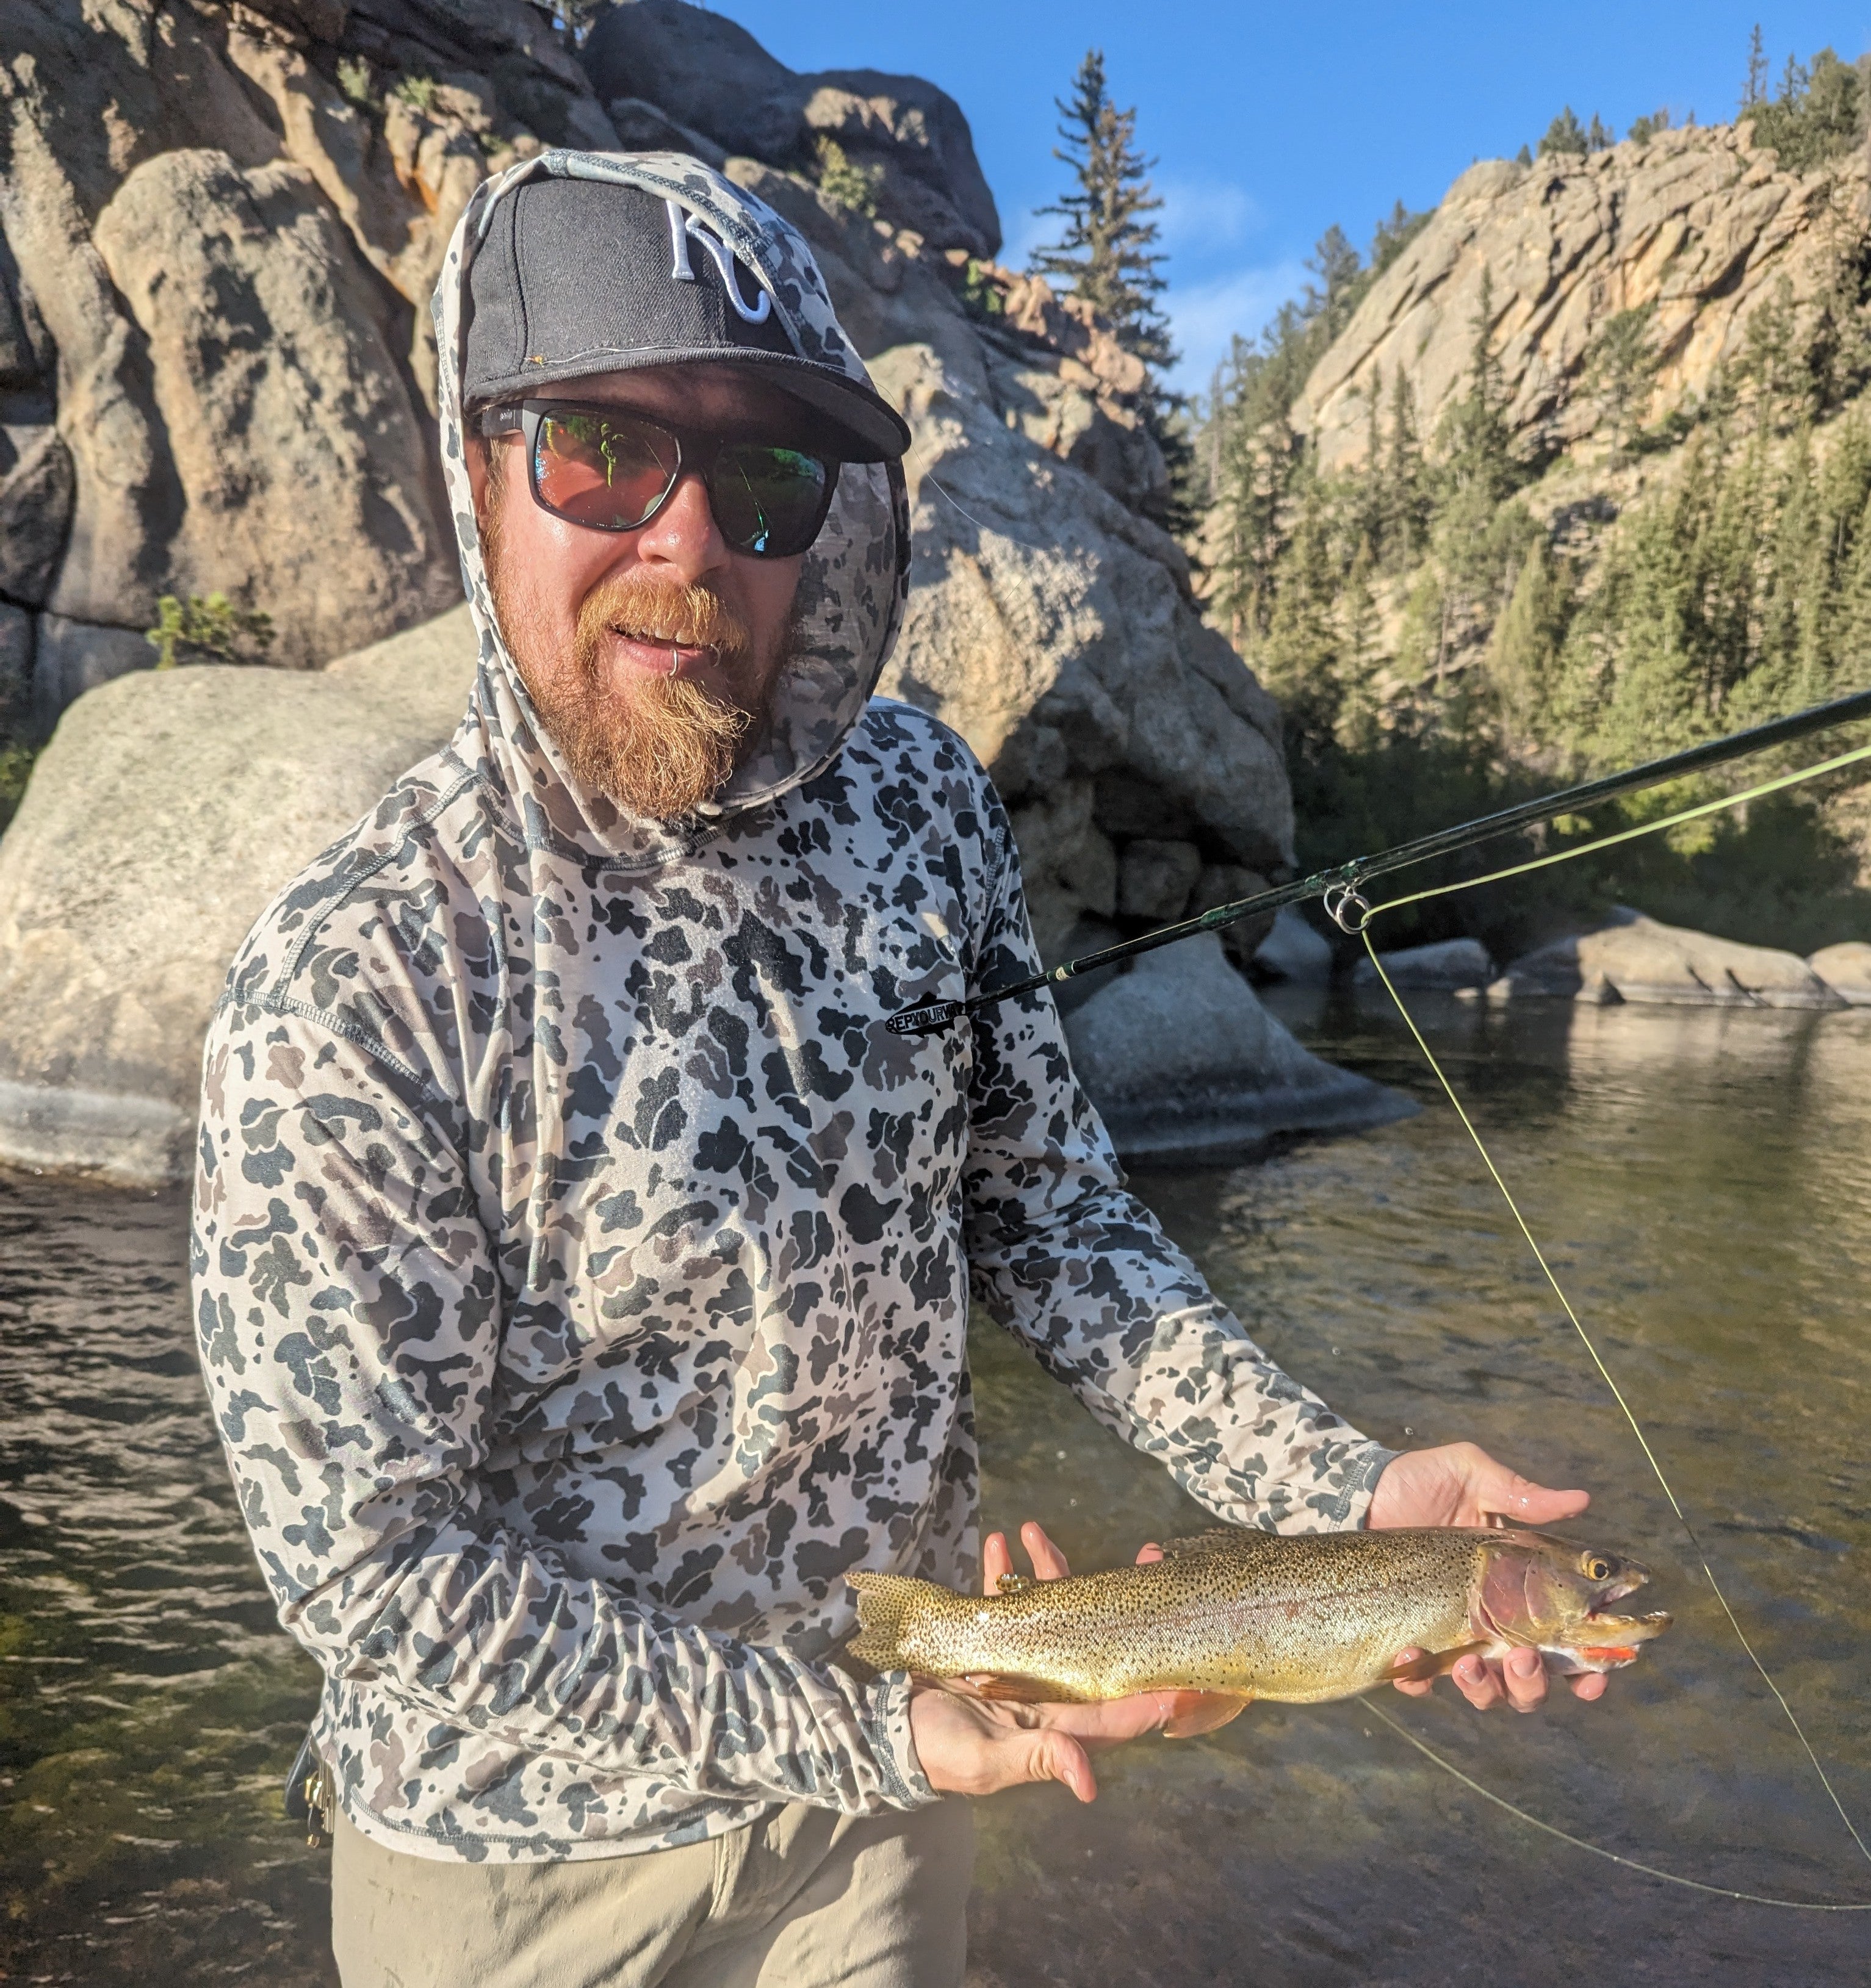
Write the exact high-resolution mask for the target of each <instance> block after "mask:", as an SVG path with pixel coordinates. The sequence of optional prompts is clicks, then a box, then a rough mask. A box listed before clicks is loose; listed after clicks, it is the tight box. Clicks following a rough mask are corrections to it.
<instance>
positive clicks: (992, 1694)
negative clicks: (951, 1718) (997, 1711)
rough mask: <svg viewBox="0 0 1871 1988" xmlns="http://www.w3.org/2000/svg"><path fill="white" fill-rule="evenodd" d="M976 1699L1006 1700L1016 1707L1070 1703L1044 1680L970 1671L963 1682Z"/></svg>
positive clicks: (1064, 1695) (1065, 1696)
mask: <svg viewBox="0 0 1871 1988" xmlns="http://www.w3.org/2000/svg"><path fill="white" fill-rule="evenodd" d="M965 1682H966V1684H967V1685H968V1688H969V1689H970V1690H971V1691H972V1692H973V1693H974V1694H975V1696H976V1697H977V1698H999V1699H1008V1700H1010V1702H1013V1703H1014V1704H1016V1705H1048V1704H1057V1703H1059V1702H1061V1701H1063V1702H1066V1703H1067V1704H1069V1703H1070V1702H1071V1699H1070V1698H1069V1697H1068V1696H1067V1694H1066V1693H1065V1692H1062V1691H1061V1690H1060V1689H1059V1687H1058V1686H1057V1685H1056V1684H1048V1683H1047V1681H1046V1680H1045V1679H1044V1678H1034V1677H1020V1676H1017V1675H1008V1676H1001V1675H998V1674H996V1673H994V1672H987V1671H970V1672H969V1673H968V1675H967V1678H966V1680H965Z"/></svg>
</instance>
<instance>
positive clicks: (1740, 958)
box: [1487, 908, 1845, 1008]
mask: <svg viewBox="0 0 1871 1988" xmlns="http://www.w3.org/2000/svg"><path fill="white" fill-rule="evenodd" d="M1487 991H1488V993H1489V995H1490V997H1491V998H1493V999H1500V1000H1520V999H1527V998H1528V997H1529V996H1531V997H1534V998H1541V999H1559V1000H1566V1001H1586V1002H1596V1003H1599V1004H1601V1005H1602V1004H1606V1003H1609V1002H1616V1001H1636V1002H1656V1003H1660V1004H1662V1005H1664V1006H1679V1007H1691V1008H1708V1007H1715V1008H1840V1007H1842V1006H1844V1005H1845V1003H1844V1001H1843V1000H1842V999H1841V997H1840V996H1839V995H1838V994H1836V993H1835V992H1833V991H1832V989H1831V988H1830V987H1829V986H1828V985H1827V984H1826V982H1825V981H1824V980H1822V979H1821V978H1820V977H1819V975H1818V974H1817V973H1816V972H1815V971H1814V970H1813V969H1812V967H1811V966H1809V965H1808V964H1807V963H1806V962H1805V960H1803V959H1802V958H1800V957H1799V955H1798V954H1797V953H1791V952H1775V951H1774V950H1773V949H1772V948H1771V947H1768V946H1764V945H1738V944H1737V942H1735V941H1734V940H1733V939H1727V938H1710V936H1709V935H1708V934H1707V933H1706V932H1697V931H1684V930H1683V929H1682V928H1680V927H1679V926H1676V925H1660V924H1659V923H1658V922H1657V921H1656V919H1655V918H1646V917H1645V916H1644V915H1643V913H1642V912H1641V911H1630V910H1628V909H1625V908H1620V909H1619V911H1616V913H1615V914H1614V915H1613V916H1612V919H1611V921H1610V922H1609V924H1607V925H1603V926H1601V927H1600V928H1599V929H1598V930H1597V931H1588V932H1580V933H1578V934H1577V935H1575V936H1573V937H1571V938H1560V939H1555V940H1554V942H1552V943H1551V945H1545V946H1542V947H1541V948H1540V949H1539V950H1538V952H1531V953H1528V955H1527V956H1526V957H1525V958H1524V959H1517V960H1516V961H1515V962H1514V964H1513V965H1511V967H1509V968H1508V969H1507V972H1506V973H1505V974H1504V975H1503V976H1502V977H1501V979H1498V980H1497V981H1496V982H1494V984H1493V986H1490V988H1489V989H1488V990H1487Z"/></svg>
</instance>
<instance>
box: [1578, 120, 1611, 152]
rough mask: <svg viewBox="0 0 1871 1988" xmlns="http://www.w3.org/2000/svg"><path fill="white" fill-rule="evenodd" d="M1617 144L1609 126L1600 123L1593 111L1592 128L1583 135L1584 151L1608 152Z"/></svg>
mask: <svg viewBox="0 0 1871 1988" xmlns="http://www.w3.org/2000/svg"><path fill="white" fill-rule="evenodd" d="M1617 142H1618V141H1617V140H1616V137H1613V136H1612V130H1611V127H1610V126H1609V125H1608V124H1604V123H1600V122H1599V114H1598V113H1597V112H1596V111H1593V112H1592V128H1591V130H1588V132H1587V133H1586V134H1585V150H1587V151H1588V152H1609V150H1611V148H1612V146H1613V145H1615V144H1616V143H1617Z"/></svg>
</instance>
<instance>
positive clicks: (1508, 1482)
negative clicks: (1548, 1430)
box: [1477, 1471, 1592, 1526]
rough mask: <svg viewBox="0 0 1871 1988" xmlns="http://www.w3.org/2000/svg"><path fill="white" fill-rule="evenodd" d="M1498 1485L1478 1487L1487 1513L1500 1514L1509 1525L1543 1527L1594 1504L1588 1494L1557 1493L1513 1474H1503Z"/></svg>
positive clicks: (1569, 1517)
mask: <svg viewBox="0 0 1871 1988" xmlns="http://www.w3.org/2000/svg"><path fill="white" fill-rule="evenodd" d="M1477 1488H1478V1489H1479V1490H1480V1498H1479V1499H1478V1501H1477V1502H1478V1503H1480V1506H1481V1508H1482V1510H1483V1511H1484V1512H1497V1513H1500V1515H1501V1516H1502V1517H1503V1518H1504V1519H1505V1520H1507V1521H1508V1522H1509V1523H1510V1524H1513V1525H1524V1526H1544V1525H1548V1524H1550V1523H1551V1522H1552V1521H1553V1520H1555V1519H1572V1518H1576V1517H1577V1516H1578V1514H1579V1513H1581V1512H1582V1511H1583V1510H1585V1507H1586V1506H1588V1505H1589V1504H1590V1503H1592V1493H1590V1492H1589V1491H1578V1490H1572V1491H1555V1490H1552V1489H1549V1488H1548V1486H1545V1485H1544V1484H1535V1483H1534V1482H1533V1481H1532V1479H1531V1478H1526V1477H1522V1476H1519V1475H1518V1474H1517V1473H1516V1472H1513V1471H1503V1472H1501V1482H1500V1483H1498V1484H1490V1485H1487V1486H1480V1487H1477Z"/></svg>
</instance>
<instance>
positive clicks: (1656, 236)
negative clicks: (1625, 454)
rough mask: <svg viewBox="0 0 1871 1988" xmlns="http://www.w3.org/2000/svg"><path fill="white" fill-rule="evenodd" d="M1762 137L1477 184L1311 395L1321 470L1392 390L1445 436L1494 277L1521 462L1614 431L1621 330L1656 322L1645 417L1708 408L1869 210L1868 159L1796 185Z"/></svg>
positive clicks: (1449, 207) (1364, 317) (1516, 173)
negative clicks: (1612, 385)
mask: <svg viewBox="0 0 1871 1988" xmlns="http://www.w3.org/2000/svg"><path fill="white" fill-rule="evenodd" d="M1752 134H1753V127H1752V126H1751V124H1746V123H1743V124H1738V125H1734V126H1717V127H1708V128H1697V127H1690V128H1689V129H1687V130H1679V131H1665V132H1662V133H1660V134H1657V135H1656V137H1653V138H1652V139H1650V140H1649V142H1648V143H1647V144H1637V143H1636V142H1634V141H1632V140H1626V141H1625V142H1624V143H1623V144H1619V145H1615V146H1613V147H1612V148H1611V149H1610V150H1609V151H1605V152H1597V153H1593V154H1590V155H1588V156H1585V157H1573V156H1571V155H1562V156H1560V157H1547V158H1542V159H1538V160H1536V161H1534V164H1532V165H1531V166H1520V165H1516V164H1512V163H1511V162H1509V161H1506V160H1503V159H1485V160H1483V161H1480V163H1479V164H1476V165H1473V166H1471V167H1470V168H1469V169H1468V171H1467V172H1465V173H1463V174H1462V176H1461V177H1460V178H1459V179H1458V180H1457V181H1456V182H1455V184H1453V186H1452V187H1450V189H1449V191H1448V192H1447V193H1446V194H1445V195H1444V196H1443V201H1442V204H1441V205H1440V208H1438V209H1437V210H1436V214H1435V215H1434V216H1433V218H1432V219H1431V220H1430V221H1429V225H1427V226H1426V228H1423V232H1421V233H1420V234H1419V235H1417V236H1416V238H1415V239H1414V240H1413V241H1412V242H1410V243H1409V245H1408V246H1407V247H1406V249H1404V250H1403V252H1402V254H1401V255H1399V257H1398V258H1397V259H1396V262H1393V263H1392V265H1391V266H1390V267H1389V269H1387V270H1385V272H1384V273H1383V274H1382V276H1379V278H1378V279H1377V281H1376V282H1375V283H1374V284H1373V285H1372V288H1371V289H1370V292H1369V294H1368V295H1367V296H1365V299H1363V301H1362V303H1360V305H1359V306H1358V309H1357V311H1356V312H1355V313H1354V315H1353V316H1352V320H1351V322H1350V323H1349V324H1348V325H1347V326H1346V327H1345V330H1344V331H1343V332H1342V333H1341V334H1340V335H1339V336H1338V339H1337V340H1335V342H1334V343H1333V344H1332V347H1331V350H1330V351H1328V353H1326V355H1325V357H1324V358H1323V359H1322V360H1321V361H1320V362H1319V364H1318V367H1317V368H1316V369H1315V370H1314V373H1313V374H1312V377H1311V379H1310V380H1308V382H1307V384H1306V387H1305V389H1304V392H1303V393H1302V394H1301V397H1300V399H1299V401H1298V404H1297V406H1296V407H1295V408H1294V413H1293V421H1294V426H1295V428H1298V430H1299V431H1300V432H1301V433H1302V434H1308V435H1310V436H1311V437H1312V438H1314V440H1315V441H1316V442H1317V444H1318V451H1319V461H1320V465H1321V468H1326V469H1335V468H1345V467H1348V466H1349V465H1353V464H1355V463H1358V462H1362V460H1363V458H1364V455H1365V445H1366V437H1367V434H1368V432H1369V404H1368V401H1367V394H1368V393H1369V391H1370V390H1371V389H1372V387H1373V386H1374V385H1375V386H1377V387H1378V388H1379V391H1380V393H1382V392H1388V391H1389V389H1390V385H1391V383H1392V381H1393V380H1395V379H1396V376H1397V374H1399V372H1401V373H1402V375H1403V376H1404V377H1405V378H1406V379H1407V380H1409V385H1410V387H1411V390H1412V392H1413V394H1414V396H1415V399H1416V411H1417V415H1418V418H1419V423H1420V424H1421V431H1422V432H1423V434H1433V433H1434V432H1435V431H1436V424H1437V423H1438V421H1440V418H1441V417H1442V415H1443V412H1444V411H1445V410H1446V408H1447V407H1448V406H1449V405H1450V403H1451V401H1453V400H1454V399H1455V398H1456V397H1457V396H1458V395H1459V394H1460V393H1461V392H1462V391H1463V387H1464V384H1465V381H1466V379H1467V368H1468V364H1469V356H1470V351H1471V350H1472V348H1473V339H1474V333H1473V326H1474V323H1475V321H1476V319H1477V314H1478V313H1479V311H1480V304H1481V292H1482V283H1483V280H1484V275H1485V276H1486V278H1487V282H1488V283H1489V305H1490V320H1489V330H1490V349H1491V350H1492V351H1493V353H1494V356H1495V357H1496V360H1497V363H1498V364H1499V367H1500V369H1501V383H1502V386H1503V387H1504V392H1505V395H1506V407H1505V414H1506V418H1507V421H1508V423H1509V424H1510V425H1511V427H1512V428H1514V430H1515V431H1517V433H1518V434H1520V435H1521V437H1522V438H1523V445H1524V446H1527V447H1529V448H1532V449H1534V450H1535V451H1545V450H1546V449H1548V448H1553V447H1555V446H1558V445H1568V444H1572V443H1576V442H1578V441H1581V440H1582V439H1583V438H1585V437H1586V436H1588V435H1590V434H1593V433H1594V432H1595V431H1596V429H1597V428H1598V427H1599V423H1600V421H1602V419H1603V418H1604V414H1603V410H1602V407H1601V405H1600V404H1599V401H1598V400H1597V399H1596V398H1595V397H1594V396H1593V395H1592V394H1591V393H1590V392H1588V391H1585V386H1586V382H1585V378H1584V374H1585V365H1586V361H1587V359H1588V354H1589V351H1590V349H1591V347H1592V342H1593V340H1595V337H1596V336H1597V335H1598V333H1599V332H1600V331H1601V330H1602V329H1603V327H1604V326H1605V324H1606V323H1607V322H1609V320H1610V319H1611V318H1612V317H1613V316H1616V314H1617V313H1619V312H1621V311H1626V310H1636V309H1647V310H1649V312H1650V313H1651V317H1650V322H1649V343H1650V347H1651V349H1652V350H1653V351H1654V352H1655V353H1657V354H1659V355H1660V364H1659V366H1658V368H1657V370H1656V374H1655V375H1654V377H1653V380H1652V381H1651V401H1650V405H1649V407H1648V408H1645V409H1639V410H1638V413H1639V414H1640V415H1642V416H1643V417H1644V418H1649V414H1650V412H1651V411H1652V410H1656V411H1661V410H1662V409H1663V408H1666V407H1672V406H1674V405H1675V404H1677V403H1678V402H1679V401H1681V400H1682V399H1683V397H1684V396H1685V395H1686V394H1690V393H1697V394H1700V392H1702V391H1704V389H1705V388H1706V387H1707V386H1708V384H1710V380H1712V378H1713V377H1714V373H1715V370H1716V368H1717V366H1718V365H1719V364H1720V363H1721V361H1722V360H1724V358H1728V357H1732V356H1734V354H1735V353H1737V351H1738V350H1740V349H1741V344H1742V342H1743V340H1744V338H1745V336H1746V333H1747V326H1748V320H1750V319H1751V317H1752V316H1753V315H1754V312H1755V311H1756V310H1757V309H1759V308H1760V307H1761V306H1762V305H1763V304H1764V303H1771V302H1772V300H1773V299H1774V297H1775V292H1776V291H1777V289H1778V286H1779V285H1780V283H1781V281H1782V279H1785V280H1786V281H1787V282H1788V283H1789V284H1790V286H1791V292H1792V294H1793V295H1794V296H1795V297H1799V298H1810V297H1813V296H1818V295H1819V294H1821V293H1822V291H1823V289H1824V287H1825V285H1824V280H1823V279H1824V278H1825V276H1826V275H1827V274H1828V273H1829V262H1831V261H1832V260H1835V259H1836V257H1837V255H1838V254H1839V246H1840V232H1839V228H1838V226H1837V225H1836V219H1835V217H1836V216H1837V215H1839V214H1840V213H1842V212H1843V211H1846V210H1847V209H1849V208H1853V207H1856V208H1859V209H1862V208H1863V205H1864V203H1865V201H1866V190H1867V184H1868V183H1871V169H1868V167H1867V163H1866V157H1865V155H1864V153H1863V148H1862V147H1860V148H1859V150H1858V151H1857V152H1856V154H1852V155H1851V156H1849V157H1847V158H1846V159H1844V160H1841V161H1835V163H1834V164H1832V165H1831V166H1829V167H1827V168H1826V169H1825V171H1821V172H1817V173H1813V174H1805V175H1802V174H1795V173H1791V172H1788V171H1783V170H1781V167H1780V164H1779V161H1778V158H1777V157H1776V155H1775V154H1774V153H1773V152H1771V151H1770V150H1763V149H1759V148H1757V147H1755V146H1754V142H1753V135H1752ZM1380 374H1381V375H1382V379H1381V381H1380V380H1379V375H1380Z"/></svg>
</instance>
